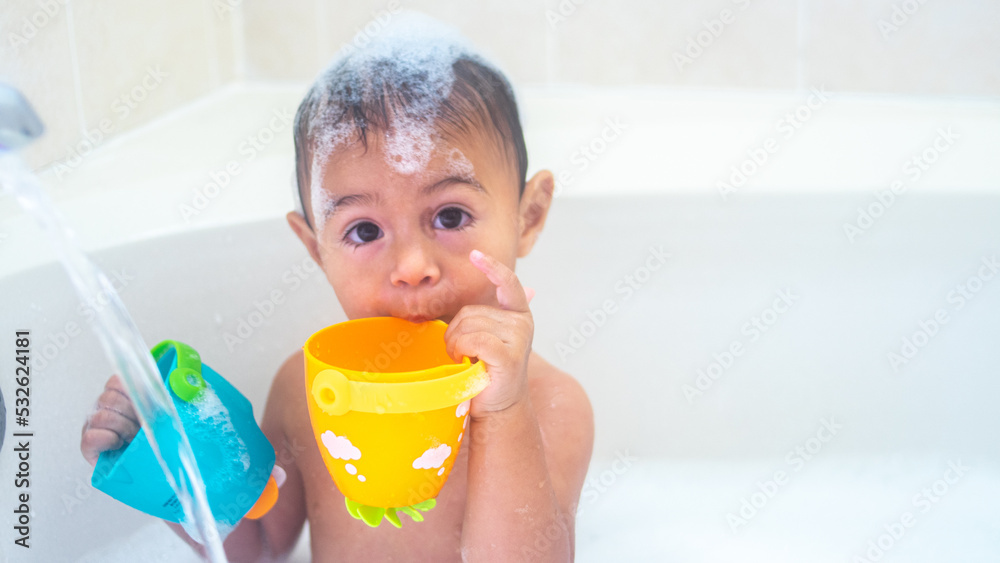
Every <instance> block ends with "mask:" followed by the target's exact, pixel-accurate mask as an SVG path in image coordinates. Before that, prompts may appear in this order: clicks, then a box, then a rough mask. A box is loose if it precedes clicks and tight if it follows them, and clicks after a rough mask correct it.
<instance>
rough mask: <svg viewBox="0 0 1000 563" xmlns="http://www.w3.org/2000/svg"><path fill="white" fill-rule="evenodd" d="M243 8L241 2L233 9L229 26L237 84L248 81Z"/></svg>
mask: <svg viewBox="0 0 1000 563" xmlns="http://www.w3.org/2000/svg"><path fill="white" fill-rule="evenodd" d="M243 6H244V3H243V2H240V3H239V4H237V5H236V7H235V8H234V9H233V12H232V14H230V16H231V17H230V20H229V25H230V26H232V28H233V29H232V31H233V61H234V65H235V67H236V68H234V69H233V73H234V74H235V75H236V76H234V77H233V78H234V80H235V81H236V82H241V81H244V80H246V79H247V49H246V35H245V33H244V31H245V19H244V17H243Z"/></svg>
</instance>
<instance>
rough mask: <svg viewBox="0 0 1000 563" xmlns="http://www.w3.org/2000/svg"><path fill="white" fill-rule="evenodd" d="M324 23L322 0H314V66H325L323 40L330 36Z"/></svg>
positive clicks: (324, 15)
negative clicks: (315, 63)
mask: <svg viewBox="0 0 1000 563" xmlns="http://www.w3.org/2000/svg"><path fill="white" fill-rule="evenodd" d="M326 23H327V18H326V7H325V5H324V4H323V0H316V62H317V63H318V64H317V65H316V67H315V68H325V67H326V60H325V59H326V58H327V49H326V41H324V40H325V39H326V38H327V37H329V36H330V34H329V33H328V31H327V29H326Z"/></svg>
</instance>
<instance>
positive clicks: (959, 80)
mask: <svg viewBox="0 0 1000 563" xmlns="http://www.w3.org/2000/svg"><path fill="white" fill-rule="evenodd" d="M400 8H406V9H416V10H420V11H423V12H426V13H428V14H430V15H432V16H434V17H437V18H439V19H442V20H444V21H446V22H448V23H450V24H452V25H455V26H457V27H458V28H459V29H461V30H462V31H463V32H464V33H465V34H466V35H468V36H469V37H470V38H471V39H472V40H473V41H474V42H475V43H476V44H478V45H479V46H481V48H482V49H483V50H484V51H485V52H486V53H487V54H488V55H490V56H491V57H492V58H493V59H494V60H496V61H497V62H499V64H500V65H501V66H503V67H504V68H505V69H506V70H507V71H508V72H509V74H510V75H511V78H512V80H513V81H514V82H515V83H516V84H547V83H560V84H561V83H573V84H587V85H599V86H623V85H642V86H662V87H667V88H708V89H750V90H790V89H796V88H805V87H809V86H813V85H820V84H824V85H825V86H826V88H827V89H828V90H840V91H850V92H877V93H891V94H916V95H925V94H930V95H945V96H991V97H992V96H1000V34H998V33H996V32H995V31H994V30H993V27H994V26H995V24H996V23H997V22H1000V2H997V1H996V0H949V1H947V2H946V1H944V0H703V1H699V2H692V1H690V0H617V1H614V2H612V1H611V0H519V1H518V0H480V1H476V2H473V1H468V0H361V1H359V0H350V1H348V0H338V1H331V0H170V1H168V0H4V7H3V11H2V13H0V39H2V40H3V41H4V46H3V48H2V50H0V79H4V80H6V81H9V82H12V83H14V84H15V85H16V86H17V87H18V88H20V89H21V90H22V91H24V92H25V93H26V94H27V96H28V97H29V99H30V100H31V101H32V103H33V104H34V105H35V106H36V108H37V109H38V111H39V112H40V113H41V115H42V117H43V119H44V120H45V122H46V123H47V125H48V127H49V134H48V135H47V136H46V138H45V139H44V140H43V141H41V142H39V143H38V144H37V145H36V146H33V147H31V149H30V151H29V152H28V157H29V159H30V160H31V162H32V164H33V165H35V166H40V165H42V164H45V163H51V162H53V161H61V160H64V159H66V158H67V157H70V156H71V155H72V151H73V148H74V147H75V146H77V145H78V144H79V143H80V142H81V141H82V140H84V139H85V138H86V137H85V132H87V131H94V130H95V129H96V130H97V131H99V132H101V134H102V136H108V135H114V134H116V133H120V132H122V131H125V130H128V129H131V128H134V127H136V126H138V125H140V124H142V123H145V122H147V121H149V120H150V119H152V118H153V117H155V116H158V115H161V114H163V113H164V112H165V111H167V110H170V109H172V108H176V107H178V106H180V105H183V104H185V103H187V102H190V101H191V100H194V99H196V98H198V97H200V96H202V95H204V94H206V93H208V92H210V91H212V90H213V89H215V88H217V87H218V86H220V85H222V84H225V83H227V82H232V81H236V80H242V79H248V80H264V81H274V80H280V81H297V82H305V81H308V80H310V79H312V78H313V77H314V76H315V75H316V74H317V73H318V72H319V70H320V69H321V68H322V67H323V66H324V65H325V63H326V62H327V61H328V60H329V59H330V57H331V56H332V55H333V54H334V53H335V52H336V50H337V49H338V48H339V47H341V46H342V45H343V44H345V43H346V42H348V41H350V40H351V38H352V36H353V35H354V34H355V33H356V32H358V31H359V30H361V31H363V32H364V31H365V30H367V32H369V33H378V29H379V28H380V26H381V25H382V22H384V21H385V20H386V19H387V18H391V17H393V13H395V12H396V11H397V10H398V9H400ZM15 36H16V37H15ZM17 38H20V39H17ZM102 120H103V121H102ZM102 125H103V126H106V127H107V129H108V132H107V133H105V132H104V131H102ZM91 136H93V135H91ZM82 148H86V147H85V146H83V147H82Z"/></svg>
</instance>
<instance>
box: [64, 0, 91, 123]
mask: <svg viewBox="0 0 1000 563" xmlns="http://www.w3.org/2000/svg"><path fill="white" fill-rule="evenodd" d="M66 28H67V30H68V32H69V58H70V66H72V67H73V97H74V98H75V99H76V114H77V117H78V118H79V121H80V123H79V125H80V135H81V136H86V134H87V119H86V117H85V116H84V114H83V86H82V84H81V81H80V60H79V58H78V57H77V54H76V33H75V30H74V28H73V0H67V1H66Z"/></svg>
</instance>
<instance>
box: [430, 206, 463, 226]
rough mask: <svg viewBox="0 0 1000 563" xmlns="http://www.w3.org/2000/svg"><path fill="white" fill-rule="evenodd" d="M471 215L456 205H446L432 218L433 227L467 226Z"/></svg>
mask: <svg viewBox="0 0 1000 563" xmlns="http://www.w3.org/2000/svg"><path fill="white" fill-rule="evenodd" d="M471 221H472V215H469V214H468V213H467V212H466V211H464V210H462V209H459V208H458V207H446V208H445V209H442V210H441V212H440V213H438V214H437V217H435V218H434V228H435V229H450V230H455V229H462V228H464V227H467V226H469V223H470V222H471Z"/></svg>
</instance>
